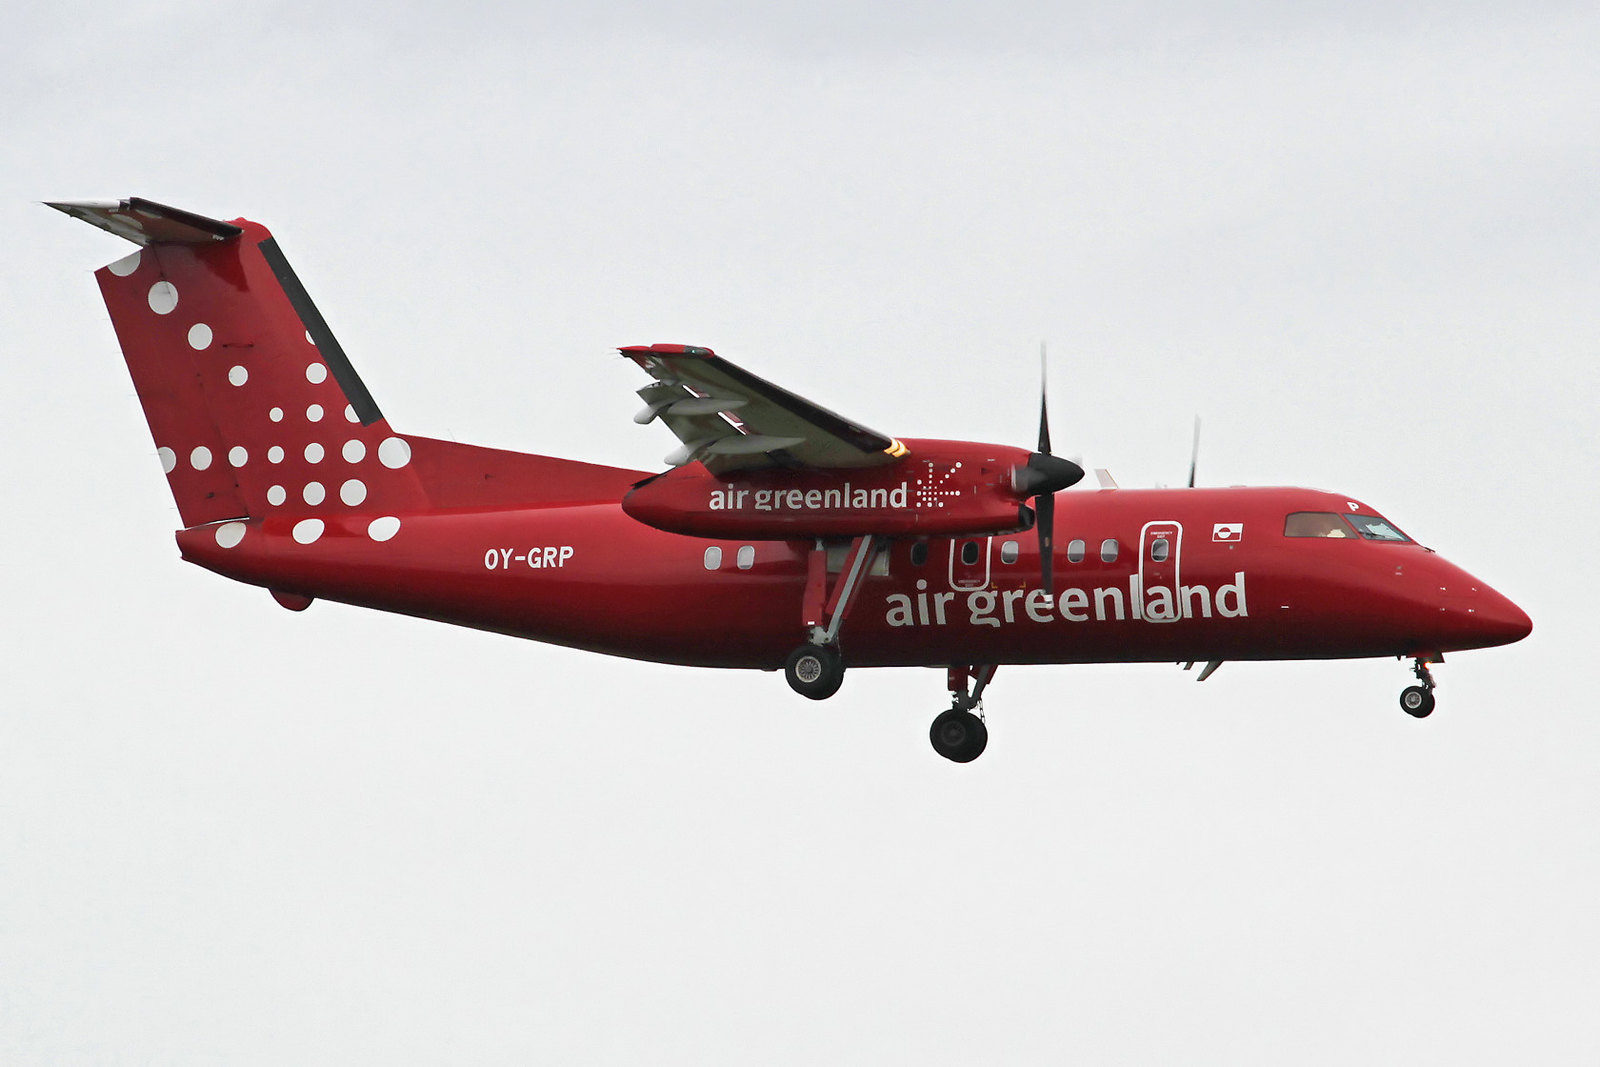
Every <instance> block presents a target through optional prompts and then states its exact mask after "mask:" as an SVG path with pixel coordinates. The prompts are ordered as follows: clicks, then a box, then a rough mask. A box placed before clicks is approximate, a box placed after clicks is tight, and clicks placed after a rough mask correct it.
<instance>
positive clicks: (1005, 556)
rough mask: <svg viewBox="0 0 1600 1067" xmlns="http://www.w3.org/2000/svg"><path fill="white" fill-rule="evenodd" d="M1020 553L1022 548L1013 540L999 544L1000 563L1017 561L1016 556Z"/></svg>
mask: <svg viewBox="0 0 1600 1067" xmlns="http://www.w3.org/2000/svg"><path fill="white" fill-rule="evenodd" d="M1021 554H1022V549H1021V548H1019V547H1018V545H1017V543H1016V542H1015V541H1004V542H1002V543H1001V545H1000V562H1001V563H1015V562H1016V561H1017V557H1018V556H1020V555H1021Z"/></svg>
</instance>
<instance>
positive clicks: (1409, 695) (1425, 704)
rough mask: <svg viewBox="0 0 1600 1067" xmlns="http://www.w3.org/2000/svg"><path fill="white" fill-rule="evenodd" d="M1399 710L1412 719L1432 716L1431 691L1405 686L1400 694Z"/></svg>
mask: <svg viewBox="0 0 1600 1067" xmlns="http://www.w3.org/2000/svg"><path fill="white" fill-rule="evenodd" d="M1400 708H1401V710H1402V711H1404V712H1405V713H1406V714H1407V715H1409V716H1411V717H1412V718H1413V719H1426V718H1427V717H1428V716H1429V715H1432V714H1433V691H1432V690H1431V689H1429V688H1428V687H1427V686H1423V685H1412V686H1407V687H1406V689H1405V692H1403V693H1401V694H1400Z"/></svg>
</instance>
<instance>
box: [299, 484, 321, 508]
mask: <svg viewBox="0 0 1600 1067" xmlns="http://www.w3.org/2000/svg"><path fill="white" fill-rule="evenodd" d="M300 497H301V499H303V500H304V501H305V502H306V503H307V504H310V505H311V506H312V507H316V506H317V505H318V504H320V503H322V502H323V501H324V500H326V499H327V498H328V491H327V490H326V489H324V488H323V487H322V483H321V482H307V483H306V487H305V489H304V490H302V491H301V493H300Z"/></svg>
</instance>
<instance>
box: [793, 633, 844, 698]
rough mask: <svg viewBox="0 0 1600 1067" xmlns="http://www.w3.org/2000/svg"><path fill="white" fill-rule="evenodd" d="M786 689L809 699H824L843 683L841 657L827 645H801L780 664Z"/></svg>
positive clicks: (836, 690)
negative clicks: (787, 686)
mask: <svg viewBox="0 0 1600 1067" xmlns="http://www.w3.org/2000/svg"><path fill="white" fill-rule="evenodd" d="M783 676H784V678H785V679H787V680H788V682H789V688H790V689H793V690H794V691H795V692H796V693H799V694H800V695H801V696H803V697H810V698H811V699H812V700H827V699H828V698H829V697H831V696H833V694H835V693H837V692H838V691H839V686H840V685H841V684H843V682H844V657H842V656H840V655H839V653H838V650H836V649H832V648H829V647H828V646H827V645H801V646H800V647H799V648H797V649H795V650H794V651H793V652H791V653H789V659H788V661H787V662H785V663H784V665H783Z"/></svg>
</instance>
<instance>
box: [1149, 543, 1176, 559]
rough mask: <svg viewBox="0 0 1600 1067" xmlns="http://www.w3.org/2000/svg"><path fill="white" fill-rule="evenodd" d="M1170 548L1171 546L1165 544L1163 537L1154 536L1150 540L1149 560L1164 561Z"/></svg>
mask: <svg viewBox="0 0 1600 1067" xmlns="http://www.w3.org/2000/svg"><path fill="white" fill-rule="evenodd" d="M1170 550H1171V546H1170V545H1168V544H1167V539H1166V538H1165V537H1158V538H1156V539H1155V540H1154V541H1151V542H1150V562H1151V563H1165V562H1166V561H1167V553H1168V552H1169V551H1170Z"/></svg>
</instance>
